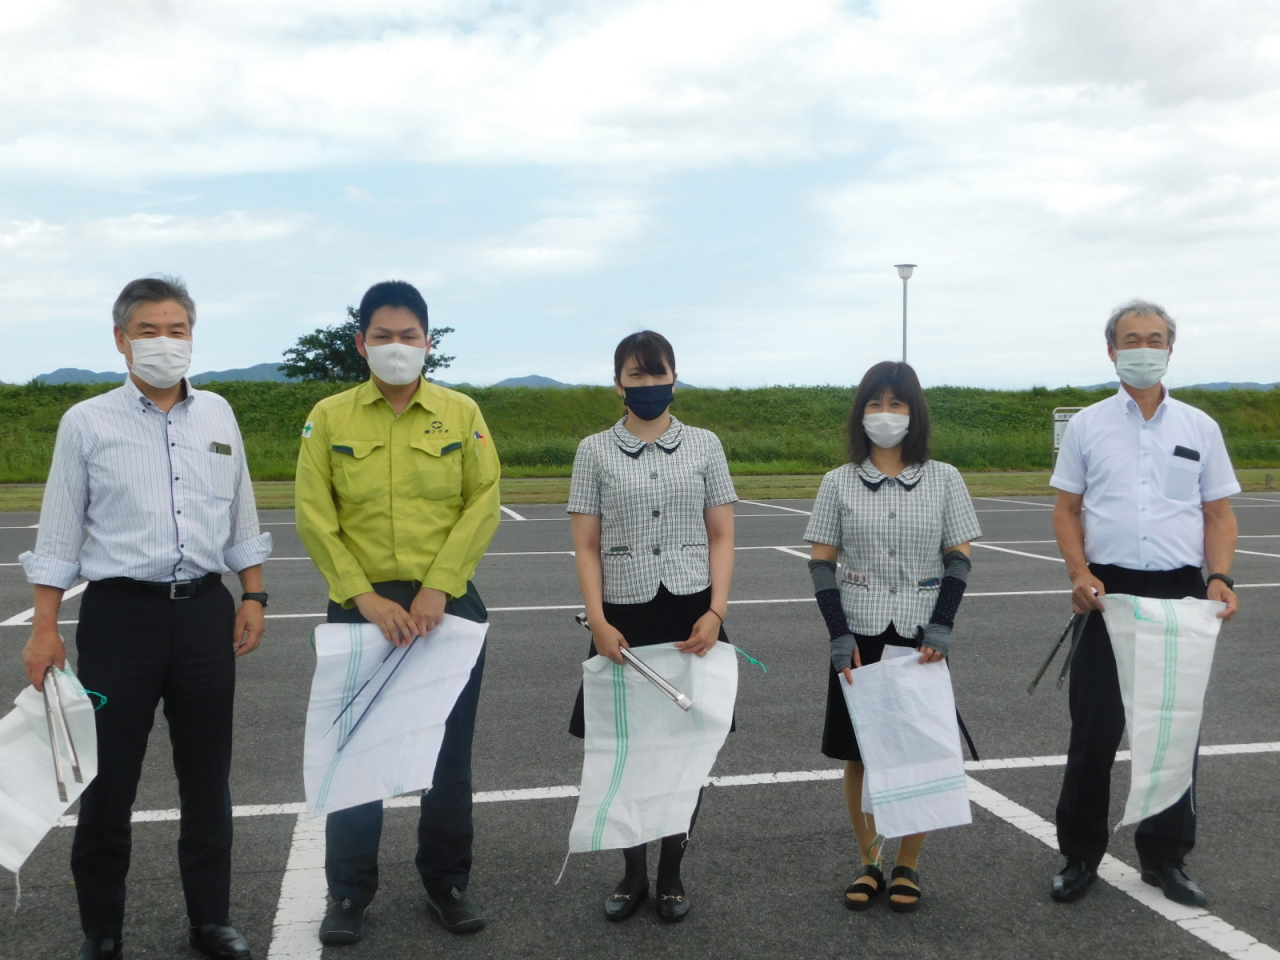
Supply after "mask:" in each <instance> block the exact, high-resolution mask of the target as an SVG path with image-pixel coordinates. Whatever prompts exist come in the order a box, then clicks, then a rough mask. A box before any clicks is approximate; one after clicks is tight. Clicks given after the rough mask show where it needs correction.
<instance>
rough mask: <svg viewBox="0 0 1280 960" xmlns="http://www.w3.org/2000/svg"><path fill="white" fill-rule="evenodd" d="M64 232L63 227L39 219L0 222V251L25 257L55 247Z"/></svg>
mask: <svg viewBox="0 0 1280 960" xmlns="http://www.w3.org/2000/svg"><path fill="white" fill-rule="evenodd" d="M65 232H66V231H65V228H63V227H60V226H58V225H57V224H51V223H45V222H44V221H43V220H39V219H36V220H10V221H8V222H7V223H5V222H0V251H3V252H4V253H6V254H9V255H12V256H15V257H20V258H26V257H28V256H32V255H34V254H38V253H42V252H45V251H47V250H49V249H50V248H51V247H56V246H57V243H58V241H59V239H61V237H62V235H63V234H64V233H65Z"/></svg>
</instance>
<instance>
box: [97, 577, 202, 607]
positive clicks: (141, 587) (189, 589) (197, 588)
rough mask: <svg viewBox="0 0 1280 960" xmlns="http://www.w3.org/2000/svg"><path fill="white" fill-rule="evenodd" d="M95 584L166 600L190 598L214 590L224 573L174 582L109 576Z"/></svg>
mask: <svg viewBox="0 0 1280 960" xmlns="http://www.w3.org/2000/svg"><path fill="white" fill-rule="evenodd" d="M93 582H94V585H95V586H102V587H112V588H114V589H116V590H128V591H129V592H130V593H141V594H143V595H144V596H147V597H162V598H164V599H165V600H190V599H191V598H192V597H198V596H200V594H202V593H206V592H208V591H209V590H212V589H213V588H214V587H216V586H218V585H219V584H220V583H222V574H220V573H206V574H205V575H204V576H203V577H201V578H200V579H199V580H175V581H173V582H172V583H156V582H155V581H154V580H134V579H132V578H131V577H109V578H107V579H106V580H95V581H93Z"/></svg>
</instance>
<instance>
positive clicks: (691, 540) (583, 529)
mask: <svg viewBox="0 0 1280 960" xmlns="http://www.w3.org/2000/svg"><path fill="white" fill-rule="evenodd" d="M613 368H614V384H615V385H616V386H617V389H618V393H619V394H620V395H621V396H622V397H623V398H624V402H625V405H626V411H627V412H626V415H625V416H624V417H623V418H622V419H621V420H619V421H618V422H617V423H615V424H614V425H613V426H612V427H611V428H610V429H608V430H605V431H604V432H602V433H597V434H595V435H593V436H590V437H587V438H586V439H585V440H583V441H582V443H581V445H580V446H579V447H578V455H577V458H576V459H575V460H574V463H573V481H572V484H571V486H570V491H569V508H568V509H569V514H570V516H571V517H572V520H573V545H574V549H575V555H576V557H577V568H578V584H579V586H580V587H581V588H582V599H583V602H584V603H585V604H586V607H587V624H588V626H589V627H590V628H591V635H592V646H591V655H595V654H596V653H600V654H601V655H603V656H606V657H608V658H609V659H610V660H613V661H614V662H616V663H622V662H623V659H622V654H620V653H619V652H618V649H619V648H620V647H638V646H645V645H648V644H655V643H671V642H673V641H675V642H676V645H677V649H680V650H683V651H684V652H686V653H690V654H697V655H698V656H705V655H706V652H707V651H708V650H710V649H711V648H712V647H713V646H715V644H716V643H717V642H718V641H720V640H727V638H726V636H725V633H724V619H725V616H726V615H727V612H728V604H729V584H730V581H731V580H732V579H733V503H734V501H735V500H737V499H738V497H737V494H736V493H735V492H734V489H733V481H732V480H731V479H730V478H729V464H728V462H727V461H726V460H725V456H724V449H723V448H722V447H721V446H720V440H719V438H718V437H716V435H715V434H714V433H711V432H710V431H709V430H699V429H698V428H697V427H688V426H685V425H684V424H682V423H681V422H680V421H679V420H677V419H676V418H675V417H673V416H672V415H671V412H670V410H669V409H668V407H669V406H670V404H671V400H672V394H673V391H674V389H675V382H676V358H675V352H674V351H673V350H672V348H671V344H670V343H668V342H667V340H666V338H665V337H663V336H661V335H660V334H657V333H653V332H652V331H649V330H646V331H643V332H641V333H636V334H632V335H631V336H629V337H627V338H626V339H624V340H623V341H622V342H621V343H620V344H618V348H617V350H615V351H614V357H613ZM569 732H570V733H572V734H573V735H574V736H576V737H582V736H584V735H585V723H584V718H583V700H582V691H581V689H579V691H578V700H577V703H576V704H575V705H574V710H573V717H572V719H571V720H570V723H569ZM697 816H698V813H697V810H696V809H695V810H694V814H693V820H691V822H690V824H689V828H690V830H692V829H693V822H695V821H696V820H697ZM687 842H688V834H686V833H682V834H679V835H676V836H670V837H665V838H663V840H662V857H661V860H660V861H659V864H658V878H657V884H656V891H657V895H658V916H659V917H661V918H662V919H663V920H668V921H676V920H682V919H684V917H685V915H686V914H687V913H688V912H689V900H688V898H687V897H686V896H685V892H684V887H683V885H682V884H681V882H680V861H681V858H682V857H683V856H684V847H685V844H686V843H687ZM623 856H624V858H625V861H626V873H625V875H624V876H623V878H622V880H621V882H619V884H618V886H617V888H616V889H615V890H614V892H613V893H612V894H611V895H610V896H609V897H608V899H606V900H605V905H604V911H605V916H606V917H608V918H609V919H610V920H625V919H627V918H628V917H630V916H632V915H633V914H634V913H635V912H636V909H637V908H638V907H639V905H640V904H641V903H642V902H643V901H644V900H645V899H647V898H648V895H649V877H648V871H647V867H646V864H645V845H644V844H641V845H639V846H636V847H632V848H630V849H627V850H623Z"/></svg>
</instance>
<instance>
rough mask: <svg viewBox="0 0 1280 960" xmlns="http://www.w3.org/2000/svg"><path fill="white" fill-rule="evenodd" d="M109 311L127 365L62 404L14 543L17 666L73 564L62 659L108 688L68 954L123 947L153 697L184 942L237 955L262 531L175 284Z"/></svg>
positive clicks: (83, 813)
mask: <svg viewBox="0 0 1280 960" xmlns="http://www.w3.org/2000/svg"><path fill="white" fill-rule="evenodd" d="M112 313H113V316H114V319H115V338H116V347H117V349H118V350H119V351H120V352H121V353H122V354H124V356H125V359H126V361H128V364H129V371H130V372H129V375H128V377H126V379H125V382H124V384H123V386H121V387H119V388H117V389H115V390H112V391H110V392H108V393H104V394H100V395H98V396H96V397H93V398H92V399H89V400H85V401H83V402H81V403H78V404H76V405H75V406H74V407H72V408H71V409H70V410H68V411H67V412H66V414H65V415H64V416H63V418H62V422H61V424H59V426H58V439H57V442H56V444H55V446H54V451H53V464H52V467H51V468H50V470H49V482H48V484H47V485H46V487H45V495H44V505H43V508H42V510H41V512H40V532H39V535H38V536H37V538H36V547H35V550H34V551H32V552H28V553H24V554H23V555H22V556H21V557H20V558H19V559H20V560H21V561H22V565H23V567H24V569H25V570H26V574H27V579H28V580H29V581H30V582H31V583H32V584H33V585H34V588H35V615H34V616H33V618H32V628H31V638H30V640H28V642H27V645H26V648H25V649H24V650H23V653H22V659H23V663H24V665H25V667H26V671H27V676H28V677H29V678H30V680H31V682H32V683H33V684H34V685H35V686H36V688H37V689H40V688H41V687H42V685H43V683H44V676H45V671H46V670H47V669H48V668H49V667H50V666H57V667H65V666H66V659H67V655H66V649H65V647H64V645H63V640H62V637H61V636H60V635H59V633H58V610H59V607H60V605H61V603H62V596H63V593H64V592H65V591H66V590H67V589H68V588H69V587H71V586H72V585H73V584H74V583H75V582H76V581H77V580H78V579H79V578H80V577H85V578H86V579H87V580H88V581H89V586H88V588H87V589H86V590H85V593H84V598H83V600H82V601H81V605H80V619H79V624H78V626H77V628H76V650H77V668H78V669H77V672H78V675H79V678H80V680H81V682H82V683H83V684H84V685H85V687H87V688H89V689H92V690H95V691H97V692H99V693H101V694H103V695H105V696H106V698H107V699H106V703H105V706H104V707H103V708H102V709H101V710H100V711H99V712H98V713H97V714H96V720H97V724H96V726H97V734H98V771H99V772H98V776H97V778H96V779H95V780H94V781H93V782H92V783H91V784H90V785H89V787H88V789H86V790H85V792H84V795H83V796H82V797H81V800H80V815H79V821H78V823H77V826H76V833H75V840H74V841H73V843H72V848H71V872H72V875H73V876H74V877H75V882H76V895H77V897H78V900H79V904H80V922H81V926H82V927H83V928H84V934H85V938H86V939H85V943H84V946H83V948H82V950H81V952H80V955H79V960H99V958H106V957H119V956H121V939H122V934H123V930H122V927H123V923H124V903H125V876H126V874H127V873H128V870H129V852H130V829H129V818H130V812H131V807H132V805H133V800H134V796H135V794H136V792H137V786H138V778H139V776H140V775H141V772H142V761H143V758H144V756H145V754H146V748H147V736H148V734H149V733H150V731H151V726H152V723H153V722H154V719H155V710H156V706H157V704H158V703H159V702H160V701H161V700H163V701H164V713H165V718H166V720H167V721H168V723H169V737H170V740H171V742H172V745H173V763H174V770H175V772H176V773H177V778H178V792H179V796H180V797H181V804H182V817H181V827H180V831H179V837H178V865H179V870H180V872H181V875H182V888H183V893H184V894H185V897H186V904H187V914H188V917H189V919H190V921H191V929H190V931H189V935H188V937H189V942H190V944H191V946H193V947H195V948H196V949H197V950H199V951H200V952H201V953H204V954H205V955H206V956H209V957H215V958H226V960H241V958H247V957H248V956H249V947H248V944H246V943H245V941H244V939H243V938H242V937H241V936H240V934H239V933H238V932H237V931H236V930H235V928H234V927H232V926H231V922H230V920H229V912H230V887H231V793H230V789H229V787H228V776H229V774H230V769H231V721H232V708H233V700H234V696H235V680H236V667H235V658H236V657H238V656H243V655H244V654H246V653H249V652H251V651H253V650H254V649H256V648H257V646H258V643H259V641H260V640H261V639H262V634H263V631H264V630H265V624H266V621H265V620H264V613H263V610H264V609H265V607H266V602H267V595H266V594H265V593H263V592H262V563H263V561H264V560H266V559H267V556H268V555H269V554H270V553H271V535H270V534H268V533H259V530H258V515H257V509H256V506H255V504H254V499H253V486H252V484H251V483H250V481H249V469H248V465H247V463H246V461H245V454H244V443H243V442H242V440H241V438H240V430H239V427H238V426H237V424H236V419H235V415H234V414H233V413H232V411H231V407H230V406H229V405H228V404H227V402H226V401H225V400H223V399H222V398H221V397H219V396H218V395H217V394H213V393H207V392H205V391H203V390H196V389H194V388H193V387H192V386H191V383H190V381H188V380H187V379H186V374H187V369H188V367H189V366H190V362H191V338H192V330H193V328H194V326H195V319H196V310H195V304H194V303H193V302H192V301H191V297H190V296H189V295H188V293H187V290H186V288H185V287H184V286H183V285H182V282H181V281H180V280H175V279H172V278H167V277H166V278H148V279H143V280H135V281H133V282H132V283H130V284H128V285H127V286H126V287H125V288H124V290H123V292H122V293H121V294H120V296H119V298H118V299H117V300H116V302H115V306H114V308H113V310H112ZM228 570H232V571H235V572H237V573H238V574H239V575H240V582H241V585H242V586H243V589H244V591H245V592H244V594H243V596H242V598H241V604H240V607H239V610H238V611H237V609H236V605H235V602H234V601H233V599H232V597H231V594H230V592H228V590H227V588H226V587H225V586H223V584H222V574H224V573H226V572H227V571H228Z"/></svg>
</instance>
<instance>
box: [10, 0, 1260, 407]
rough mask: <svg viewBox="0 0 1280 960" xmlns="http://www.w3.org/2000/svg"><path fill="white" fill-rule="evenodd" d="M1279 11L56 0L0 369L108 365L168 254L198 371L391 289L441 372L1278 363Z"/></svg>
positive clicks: (21, 101)
mask: <svg viewBox="0 0 1280 960" xmlns="http://www.w3.org/2000/svg"><path fill="white" fill-rule="evenodd" d="M1278 228H1280V5H1278V4H1276V3H1271V2H1267V3H1259V2H1257V0H1203V2H1202V0H966V2H964V3H956V2H954V0H882V2H857V0H854V2H837V0H786V2H778V0H770V2H754V0H726V2H719V0H672V2H667V0H640V2H627V0H589V2H576V3H575V2H565V3H553V2H532V0H529V2H526V0H506V2H503V0H495V2H490V3H486V2H483V0H468V2H462V0H436V2H417V3H410V2H404V0H361V2H360V3H358V4H356V3H351V2H349V0H341V2H340V0H190V2H183V0H172V2H170V0H115V2H113V3H111V4H101V3H94V2H90V0H66V2H50V0H34V2H30V3H26V4H23V5H21V6H15V5H10V7H9V8H8V9H7V10H6V14H5V18H4V20H3V22H2V23H0V324H2V325H3V333H4V338H5V349H4V350H3V351H0V380H6V381H9V382H15V381H22V380H26V379H28V378H30V377H31V376H33V375H35V374H37V373H41V372H44V371H48V370H52V369H54V368H56V367H85V368H89V369H95V370H114V369H123V365H122V363H121V358H119V356H118V355H117V354H116V353H115V349H114V345H113V344H112V342H111V337H110V320H109V311H110V305H111V302H112V300H113V299H114V297H115V295H116V293H117V292H118V291H119V289H120V287H121V286H122V285H123V283H124V282H125V281H126V280H128V279H130V278H132V277H134V276H139V275H144V274H149V273H154V272H165V273H176V274H181V275H182V276H183V277H185V278H186V279H187V281H188V282H189V284H190V286H191V290H192V292H193V294H194V296H195V298H196V301H197V303H198V304H199V307H200V322H199V325H198V327H197V339H196V361H195V365H194V369H196V370H197V371H198V370H207V369H222V368H227V367H233V366H245V365H249V364H253V363H259V362H263V361H268V360H276V359H279V357H280V353H281V351H282V350H284V349H285V348H286V347H288V346H289V345H290V344H292V343H293V342H294V341H295V340H296V338H297V337H298V336H299V335H300V334H302V333H306V332H308V331H310V330H312V329H314V328H315V327H316V326H319V325H328V324H330V323H334V322H337V321H339V320H341V319H342V315H343V310H344V308H345V307H346V305H347V304H350V303H356V302H358V300H359V297H360V295H361V293H362V292H363V290H364V289H365V288H366V287H367V286H368V285H369V284H370V283H372V282H374V281H377V280H381V279H386V278H389V277H398V278H403V279H406V280H410V281H411V282H414V283H415V284H417V285H418V286H419V287H420V288H421V289H422V290H423V292H424V294H425V295H426V298H427V301H428V303H429V304H430V307H431V312H432V320H433V322H435V323H439V324H441V325H449V326H453V327H456V328H457V332H456V333H455V334H453V335H452V336H450V337H449V339H448V341H447V347H448V349H447V350H446V352H448V353H453V354H456V355H457V357H458V359H457V361H456V362H455V364H454V366H453V368H452V369H451V370H449V371H448V373H447V374H446V375H445V379H449V380H468V381H471V382H474V383H492V382H494V381H497V380H500V379H502V378H504V377H508V376H519V375H523V374H529V373H540V374H544V375H547V376H552V377H555V378H557V379H560V380H566V381H572V382H596V383H603V382H606V381H607V380H608V379H609V377H610V375H611V372H612V371H611V367H610V362H611V355H612V349H613V346H614V344H615V343H616V342H617V340H618V339H619V338H620V337H621V336H623V335H625V334H626V333H629V332H631V331H633V330H636V329H640V328H642V327H651V328H654V329H657V330H659V331H662V332H663V333H665V334H667V335H668V336H669V337H670V338H671V339H672V341H673V342H674V343H675V345H676V349H677V353H678V359H679V366H680V375H681V378H682V379H684V380H687V381H688V382H690V383H695V384H700V385H706V386H748V387H749V386H757V385H762V384H771V383H847V382H849V381H852V380H856V379H858V377H859V376H860V375H861V373H862V372H863V370H864V369H865V368H866V367H867V366H868V365H869V364H870V363H872V362H875V361H877V360H881V359H885V358H896V357H897V356H898V355H899V353H900V350H901V283H900V281H899V280H898V279H897V275H896V273H895V271H894V270H893V268H892V265H893V264H895V263H899V262H903V261H910V262H915V263H918V264H919V268H918V269H917V271H916V275H915V277H914V278H913V279H912V280H911V283H910V331H909V332H910V337H911V340H910V345H909V354H910V356H909V359H911V360H912V362H913V363H914V364H915V365H916V366H917V369H918V370H919V371H920V373H921V377H922V379H924V381H925V382H926V383H930V384H942V383H951V384H964V385H974V386H991V387H1026V386H1030V385H1032V384H1046V385H1051V386H1052V385H1059V384H1063V383H1095V382H1098V381H1102V380H1107V379H1111V377H1112V370H1111V369H1110V367H1109V365H1108V363H1107V360H1106V356H1105V353H1104V352H1103V349H1102V340H1101V324H1102V321H1103V320H1104V319H1105V317H1106V315H1107V313H1108V311H1109V310H1110V308H1111V307H1113V306H1114V305H1116V304H1117V303H1119V302H1122V301H1124V300H1126V299H1129V298H1132V297H1135V296H1142V297H1146V298H1149V299H1154V300H1156V301H1158V302H1161V303H1163V304H1164V305H1165V306H1166V307H1167V308H1168V309H1169V310H1170V312H1172V313H1173V314H1174V316H1175V317H1176V318H1177V319H1178V320H1179V321H1180V324H1181V325H1180V328H1179V338H1178V345H1177V348H1175V356H1174V360H1173V364H1172V367H1171V375H1170V380H1171V382H1173V383H1192V382H1202V381H1211V380H1258V381H1266V382H1271V381H1275V380H1280V363H1278V362H1277V360H1278V359H1280V306H1278V303H1280V267H1278V261H1280V256H1278V254H1280V248H1278V244H1277V230H1278Z"/></svg>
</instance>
